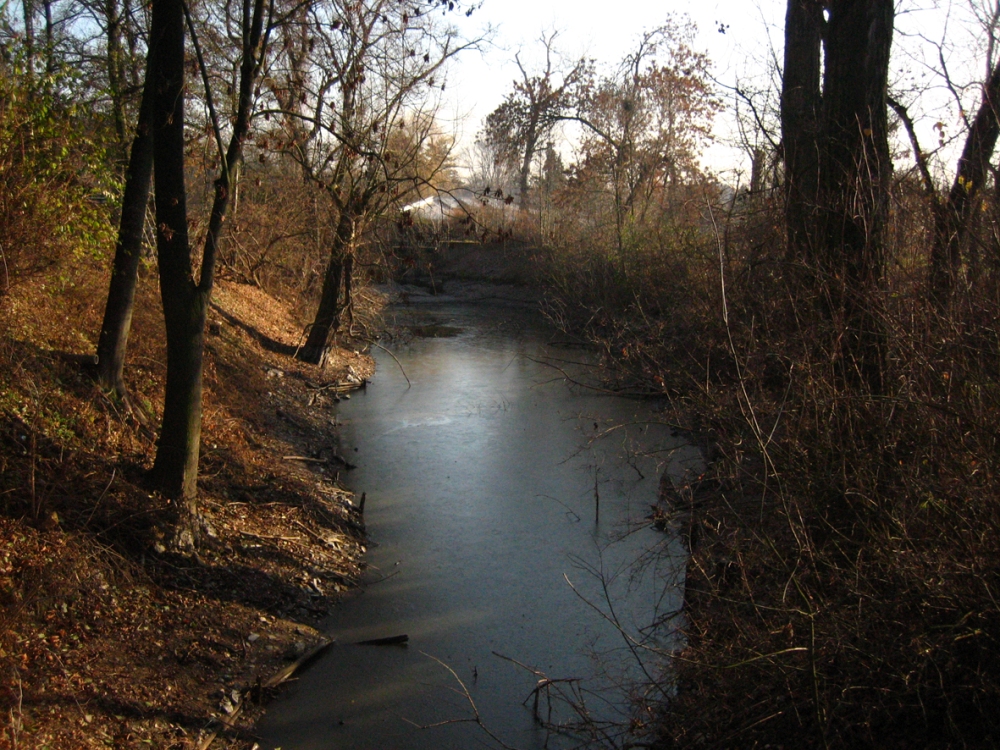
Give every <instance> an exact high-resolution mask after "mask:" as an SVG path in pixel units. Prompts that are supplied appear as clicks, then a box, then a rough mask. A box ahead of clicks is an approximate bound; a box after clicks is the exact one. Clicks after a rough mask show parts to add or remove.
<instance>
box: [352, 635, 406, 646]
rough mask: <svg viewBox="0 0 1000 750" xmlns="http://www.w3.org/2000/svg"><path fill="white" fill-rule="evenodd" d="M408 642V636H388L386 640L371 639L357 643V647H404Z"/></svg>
mask: <svg viewBox="0 0 1000 750" xmlns="http://www.w3.org/2000/svg"><path fill="white" fill-rule="evenodd" d="M409 641H410V636H408V635H406V634H405V633H404V634H403V635H390V636H389V637H387V638H372V639H371V640H367V641H358V643H357V645H358V646H405V645H406V644H407V643H409Z"/></svg>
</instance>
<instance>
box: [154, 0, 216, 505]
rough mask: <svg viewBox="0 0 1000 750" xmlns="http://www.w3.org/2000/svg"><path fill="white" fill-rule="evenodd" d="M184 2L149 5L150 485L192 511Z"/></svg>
mask: <svg viewBox="0 0 1000 750" xmlns="http://www.w3.org/2000/svg"><path fill="white" fill-rule="evenodd" d="M183 1H184V0H154V1H153V19H152V24H151V29H150V41H151V45H152V54H151V59H150V66H149V67H150V71H151V75H152V80H153V85H154V88H155V93H156V96H155V105H154V111H153V144H154V145H153V154H154V165H155V173H154V174H155V190H156V201H155V202H156V227H157V231H156V252H157V260H158V262H159V269H160V293H161V296H162V298H163V315H164V319H165V324H166V333H167V385H166V394H165V396H164V404H163V422H162V424H161V428H160V439H159V444H158V446H157V451H156V460H155V461H154V464H153V481H154V483H155V485H156V486H157V488H158V489H160V490H161V491H162V492H163V493H164V494H166V495H167V496H168V497H173V498H178V499H181V500H184V501H186V503H188V504H189V507H190V509H191V510H196V508H195V506H194V499H195V495H196V482H197V478H198V452H199V442H200V438H201V390H202V357H203V345H204V323H205V307H206V302H207V300H206V298H205V295H203V294H201V293H200V291H199V289H198V287H197V285H196V284H195V282H194V278H193V269H192V267H191V248H190V244H189V241H188V226H187V195H186V191H185V186H184V5H183Z"/></svg>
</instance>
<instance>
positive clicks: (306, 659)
mask: <svg viewBox="0 0 1000 750" xmlns="http://www.w3.org/2000/svg"><path fill="white" fill-rule="evenodd" d="M333 644H334V641H324V642H323V643H321V644H319V645H318V646H316V647H315V648H313V649H310V650H309V651H307V652H306V653H305V654H303V655H302V656H301V657H300V658H299V659H297V660H296V661H295V662H293V663H292V664H289V665H288V666H287V667H283V668H282V669H279V670H278V671H277V672H276V673H275V674H273V675H272V676H271V677H270V678H269V679H268V680H267V681H266V682H263V683H261V682H259V681H258V683H257V685H254V686H253V687H250V688H246V689H244V690H243V691H242V693H241V694H240V699H239V700H238V701H237V702H236V705H235V706H233V710H232V712H231V713H230V714H229V715H227V716H225V717H221V718H219V720H218V721H219V724H221V725H222V726H220V727H219V728H217V729H213V730H212V731H211V732H209V733H208V734H207V735H206V736H205V737H204V738H203V739H202V741H201V742H199V743H198V745H197V746H196V747H197V750H208V748H209V747H211V746H212V743H213V742H215V738H216V737H218V736H219V733H220V732H223V731H225V730H227V729H232V728H233V727H234V726H235V725H236V720H237V719H238V718H239V717H240V714H242V713H243V707H244V706H245V705H246V702H247V701H246V697H247V695H249V694H252V693H254V692H257V693H259V692H260V689H261V688H265V689H270V688H276V687H278V685H280V684H282V683H283V682H287V681H288V680H290V679H291V678H292V676H293V675H294V674H295V673H296V672H299V671H301V670H302V669H304V668H305V667H307V666H309V665H310V664H312V663H313V662H314V661H316V659H318V658H319V657H320V656H322V655H323V654H324V653H325V652H326V650H327V649H328V648H330V646H332V645H333Z"/></svg>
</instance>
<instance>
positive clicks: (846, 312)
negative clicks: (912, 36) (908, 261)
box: [782, 0, 895, 393]
mask: <svg viewBox="0 0 1000 750" xmlns="http://www.w3.org/2000/svg"><path fill="white" fill-rule="evenodd" d="M824 9H825V11H826V14H827V15H826V18H825V19H824V16H823V11H824ZM894 18H895V10H894V7H893V2H892V0H830V2H828V3H825V4H824V3H821V2H818V0H789V2H788V12H787V16H786V34H787V35H788V36H789V39H788V42H787V49H786V56H785V78H784V81H783V86H782V129H783V130H782V138H783V141H784V144H785V166H786V200H787V203H786V217H787V219H788V252H789V255H790V257H791V258H792V259H793V260H794V261H795V262H796V263H798V264H801V265H802V266H804V267H805V268H806V270H807V276H808V277H809V278H810V279H811V281H810V282H809V283H807V285H805V288H804V289H802V291H805V292H807V294H809V295H810V296H813V295H815V296H818V298H819V308H820V311H821V313H822V315H823V317H824V318H825V320H826V322H827V325H831V326H832V334H833V335H832V340H831V341H830V342H828V343H829V345H830V346H832V347H833V352H832V353H833V354H834V359H835V361H836V362H837V364H838V368H839V370H840V372H841V375H842V376H843V377H844V379H845V382H846V383H847V384H849V385H852V386H858V387H861V388H863V389H865V390H867V391H869V392H872V393H879V392H881V391H882V389H883V378H884V364H885V355H886V333H885V330H884V325H883V321H882V315H881V296H882V291H883V286H884V275H885V225H886V221H887V217H888V206H889V179H890V176H891V170H892V164H891V160H890V158H889V146H888V118H887V85H888V69H889V52H890V49H891V47H892V33H893V23H894ZM821 51H822V53H823V58H822V75H823V80H822V84H823V85H822V89H820V86H819V81H820V70H821V65H820V53H821Z"/></svg>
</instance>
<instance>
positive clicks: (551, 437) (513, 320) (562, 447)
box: [259, 302, 683, 750]
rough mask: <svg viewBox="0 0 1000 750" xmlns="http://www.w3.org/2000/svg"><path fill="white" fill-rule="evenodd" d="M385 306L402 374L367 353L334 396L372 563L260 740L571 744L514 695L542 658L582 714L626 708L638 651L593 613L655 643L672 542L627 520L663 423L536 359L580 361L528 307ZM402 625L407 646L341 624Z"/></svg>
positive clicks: (672, 570)
mask: <svg viewBox="0 0 1000 750" xmlns="http://www.w3.org/2000/svg"><path fill="white" fill-rule="evenodd" d="M399 314H400V315H405V316H406V317H407V319H408V320H409V322H410V323H411V325H412V326H413V329H414V330H415V331H416V332H417V333H418V334H421V335H419V336H417V337H415V338H414V339H413V340H412V342H410V343H408V344H405V345H399V344H397V345H394V346H393V351H394V353H395V354H396V356H397V357H398V359H399V362H400V363H401V365H402V367H403V370H404V371H405V373H406V376H408V377H409V380H410V385H409V386H408V385H407V382H406V379H405V378H404V376H403V374H402V373H401V371H400V368H399V367H398V366H397V364H396V363H395V362H393V361H392V359H391V358H390V357H388V356H387V355H385V354H384V353H382V352H376V353H377V355H378V360H379V361H378V375H377V377H376V378H375V380H374V382H373V383H372V384H371V385H370V386H369V387H368V389H367V391H363V392H359V393H357V394H356V395H354V396H353V398H352V399H351V400H350V401H348V402H344V403H343V404H341V405H340V407H339V408H338V418H339V419H340V421H341V422H342V423H343V425H344V427H343V429H342V436H341V440H342V444H341V452H342V454H343V455H345V456H352V457H353V459H352V460H353V461H354V463H356V464H357V466H358V468H357V469H355V470H354V471H352V472H350V474H349V478H348V481H349V483H350V485H351V486H352V488H354V489H356V490H357V491H358V492H359V493H360V492H362V491H364V492H365V493H366V495H367V503H366V512H365V515H366V520H367V525H368V530H369V533H370V535H371V539H372V542H373V543H372V545H371V549H370V554H369V562H370V569H369V571H368V574H367V578H368V580H369V581H371V583H370V585H369V586H367V587H366V588H364V590H363V591H361V592H360V593H357V594H354V595H352V596H351V597H349V598H348V599H347V600H345V601H344V602H343V603H342V604H341V605H340V606H338V607H337V609H336V610H335V612H334V613H333V615H332V616H331V617H330V618H329V620H328V621H327V622H326V623H325V629H326V630H327V631H328V632H329V634H330V635H331V636H332V637H335V638H336V639H337V644H338V645H336V646H335V647H334V648H333V649H332V650H331V651H330V652H329V655H327V656H326V657H324V659H323V660H322V661H321V662H319V663H318V664H316V665H315V666H314V667H312V668H311V669H310V670H309V671H308V672H306V673H305V674H304V675H303V676H302V678H301V679H300V680H299V681H298V682H297V683H295V684H294V685H293V686H292V687H291V688H290V689H288V690H287V691H286V692H285V693H284V694H283V696H282V697H281V698H280V699H279V700H278V701H276V702H275V703H274V704H273V705H272V706H271V707H270V709H269V710H268V713H267V716H266V717H265V719H264V721H263V722H262V724H261V725H260V726H259V730H260V734H261V738H262V743H261V744H262V747H265V748H275V747H281V748H284V750H293V749H294V750H307V749H310V748H324V749H326V748H373V749H374V748H383V749H397V748H398V749H402V748H435V749H436V750H441V749H445V748H455V749H459V748H462V749H464V748H474V747H498V746H499V745H498V744H497V743H496V742H495V741H494V740H493V739H491V737H490V733H492V734H493V735H495V737H497V738H499V739H500V740H501V741H502V742H503V743H505V744H506V745H508V746H512V747H517V748H525V749H527V748H540V747H543V746H545V745H546V742H548V745H547V746H548V747H569V746H574V745H577V744H579V737H577V738H566V737H564V736H561V735H558V734H553V733H552V731H551V729H550V728H546V727H544V726H541V725H539V724H538V723H537V722H536V721H535V718H534V714H533V701H532V700H528V701H527V704H523V703H524V701H525V699H526V698H528V696H529V694H531V692H532V690H533V688H534V687H535V685H536V683H537V681H538V679H539V676H540V674H544V675H545V676H547V677H549V678H552V679H558V680H567V679H572V680H574V681H573V682H559V683H556V684H555V685H554V686H553V687H552V688H551V692H552V693H553V695H554V694H555V691H556V690H557V689H562V690H564V691H572V693H573V695H574V696H575V698H576V699H577V700H578V701H579V702H582V703H583V704H584V705H585V707H586V709H585V710H586V711H587V712H588V716H589V717H590V718H592V719H593V720H594V721H595V722H605V721H621V720H623V719H626V718H627V717H628V715H629V708H628V706H627V705H623V692H622V690H623V688H625V689H627V688H628V686H629V685H631V684H633V683H639V682H641V681H642V679H643V675H642V668H643V667H642V666H640V664H639V661H638V660H637V658H636V656H635V653H634V652H636V649H635V648H634V647H633V648H630V647H629V644H628V642H627V641H626V639H625V638H624V637H623V635H622V633H621V632H620V629H619V627H616V626H614V625H612V624H611V623H610V622H609V618H613V619H615V620H617V623H618V626H620V628H621V629H622V630H624V631H625V632H626V633H627V634H629V636H630V637H632V638H634V639H636V640H637V641H639V642H642V643H644V644H649V645H653V646H658V647H669V646H670V645H671V644H670V642H669V636H665V635H664V634H663V632H664V631H660V632H659V633H658V634H657V635H655V636H653V635H651V633H650V632H649V631H648V630H647V628H648V626H649V625H650V623H652V622H653V621H654V620H656V619H657V618H662V617H665V616H669V615H670V614H671V613H674V612H676V610H677V609H678V607H679V605H680V598H679V591H680V589H679V584H680V583H681V581H680V578H681V577H682V575H683V559H682V550H681V547H680V546H679V544H678V543H677V541H676V540H675V539H673V538H671V537H669V536H666V535H663V534H661V533H658V532H655V531H653V530H652V529H649V528H647V527H645V526H644V519H645V517H646V516H647V515H648V514H649V510H650V505H651V504H652V503H653V502H654V501H655V491H656V486H657V478H658V473H659V471H658V470H659V469H661V468H662V466H663V464H664V461H666V460H667V458H668V456H669V455H671V449H672V448H677V447H678V445H679V442H678V440H677V439H676V438H673V437H671V435H670V429H669V427H667V426H664V425H662V424H656V422H657V420H658V419H659V417H658V416H657V415H656V414H655V413H654V412H653V410H652V407H651V406H650V405H649V404H646V403H642V402H638V401H633V400H627V399H621V398H614V397H608V396H606V395H601V394H598V393H595V392H593V391H587V390H584V389H580V388H574V387H569V386H568V385H567V383H566V381H565V379H564V378H563V376H562V375H561V374H560V372H559V371H558V370H555V369H553V368H552V367H549V366H546V365H544V364H541V363H540V360H547V361H549V362H552V363H554V364H557V365H558V366H559V367H562V368H564V369H566V370H567V371H570V372H573V373H574V374H576V375H579V376H582V377H586V376H587V374H588V370H589V369H590V368H588V367H585V366H580V365H576V364H570V363H567V362H566V361H565V360H572V361H581V360H585V359H586V356H587V355H586V353H584V352H582V351H580V350H578V349H572V348H566V347H565V346H553V345H551V343H552V341H553V339H555V338H557V336H556V335H555V333H554V332H553V331H551V330H550V329H548V328H546V327H545V326H544V325H543V324H542V322H541V321H540V320H538V319H537V318H534V317H532V315H530V314H529V313H527V312H526V311H523V310H521V311H519V310H517V309H514V308H512V307H510V306H506V307H505V306H498V305H489V304H479V305H476V306H470V305H460V304H451V305H441V304H440V303H433V304H430V303H426V302H425V303H424V304H415V305H411V306H410V307H409V308H407V309H405V310H400V311H399ZM557 360H561V361H557ZM602 435H603V437H600V436H602ZM682 451H683V449H682ZM675 458H676V454H675ZM597 497H599V507H598V502H597ZM595 516H596V517H595ZM637 561H638V562H637ZM571 584H572V585H571ZM574 587H575V590H574ZM612 611H613V615H612ZM664 630H669V629H664ZM400 634H406V635H408V636H409V643H408V645H406V646H360V645H355V644H356V643H357V642H358V641H363V640H368V639H374V638H381V637H388V636H395V635H400ZM656 639H660V640H656ZM637 653H639V654H640V657H641V660H642V663H643V665H644V666H645V668H647V669H650V670H653V669H656V668H657V662H656V658H654V657H652V656H650V655H649V654H648V653H646V652H643V651H641V650H640V651H638V652H637ZM502 657H507V659H505V658H502ZM508 659H510V660H516V662H519V663H520V664H521V665H523V666H519V665H518V664H515V663H514V662H513V661H509V660H508ZM528 668H530V669H531V670H534V672H532V671H529V669H528ZM552 704H553V705H552V709H551V713H550V709H549V703H548V701H547V700H546V696H545V695H543V696H542V699H541V700H540V701H539V712H540V713H541V714H542V716H543V718H545V719H551V720H552V722H553V723H561V722H570V721H572V720H574V719H576V718H578V714H577V711H576V710H575V709H573V708H572V706H570V705H567V704H565V703H563V702H560V701H552ZM477 716H478V719H479V721H480V722H481V725H480V724H479V723H477V721H475V719H476V718H477Z"/></svg>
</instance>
